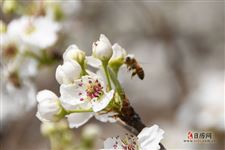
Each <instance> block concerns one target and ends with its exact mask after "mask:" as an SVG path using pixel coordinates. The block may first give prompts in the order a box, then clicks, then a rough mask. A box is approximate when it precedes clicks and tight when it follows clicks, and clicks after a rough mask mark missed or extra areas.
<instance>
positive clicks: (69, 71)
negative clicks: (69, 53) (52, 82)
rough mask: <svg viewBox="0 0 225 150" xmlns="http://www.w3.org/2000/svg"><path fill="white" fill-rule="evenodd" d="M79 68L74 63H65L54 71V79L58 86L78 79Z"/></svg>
mask: <svg viewBox="0 0 225 150" xmlns="http://www.w3.org/2000/svg"><path fill="white" fill-rule="evenodd" d="M80 74H81V67H80V65H79V64H78V63H77V62H75V61H66V62H64V63H63V65H59V66H58V67H57V69H56V73H55V77H56V80H57V81H58V82H59V84H69V83H72V82H74V80H76V79H79V78H80Z"/></svg>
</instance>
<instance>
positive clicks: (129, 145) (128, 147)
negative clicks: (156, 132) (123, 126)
mask: <svg viewBox="0 0 225 150" xmlns="http://www.w3.org/2000/svg"><path fill="white" fill-rule="evenodd" d="M121 141H122V143H123V145H122V147H123V149H124V150H138V145H137V137H135V136H133V135H128V134H126V136H125V138H123V139H121Z"/></svg>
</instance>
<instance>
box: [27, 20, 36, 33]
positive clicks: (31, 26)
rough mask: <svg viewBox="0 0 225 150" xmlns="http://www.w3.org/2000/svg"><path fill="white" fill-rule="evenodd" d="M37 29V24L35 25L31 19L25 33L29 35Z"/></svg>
mask: <svg viewBox="0 0 225 150" xmlns="http://www.w3.org/2000/svg"><path fill="white" fill-rule="evenodd" d="M35 30H36V28H35V26H34V25H33V24H32V22H31V21H30V22H29V23H28V24H27V26H26V28H25V33H26V34H27V35H30V34H32V33H33V32H34V31H35Z"/></svg>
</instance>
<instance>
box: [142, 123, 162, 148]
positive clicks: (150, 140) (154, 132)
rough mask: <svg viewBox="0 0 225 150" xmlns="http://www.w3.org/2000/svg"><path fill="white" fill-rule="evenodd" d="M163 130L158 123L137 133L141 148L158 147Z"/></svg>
mask: <svg viewBox="0 0 225 150" xmlns="http://www.w3.org/2000/svg"><path fill="white" fill-rule="evenodd" d="M163 134H164V131H163V130H162V129H160V128H159V126H158V125H153V126H152V127H150V128H149V127H146V128H144V129H143V130H142V131H141V132H140V133H139V135H138V142H139V144H140V147H141V148H142V149H146V148H147V149H153V150H158V149H160V145H159V142H160V141H161V139H162V138H163Z"/></svg>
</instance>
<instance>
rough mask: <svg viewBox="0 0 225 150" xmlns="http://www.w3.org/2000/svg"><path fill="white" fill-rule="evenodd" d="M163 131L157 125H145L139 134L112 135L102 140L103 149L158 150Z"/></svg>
mask: <svg viewBox="0 0 225 150" xmlns="http://www.w3.org/2000/svg"><path fill="white" fill-rule="evenodd" d="M163 134H164V131H163V130H162V129H160V128H159V127H158V126H157V125H153V126H152V127H145V128H144V129H143V130H142V131H141V132H140V133H139V135H138V136H137V137H136V136H133V135H127V136H125V137H124V138H122V139H121V138H120V137H112V138H108V139H106V140H105V141H104V149H105V150H108V149H127V150H158V149H160V145H159V142H160V140H161V139H162V138H163Z"/></svg>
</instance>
